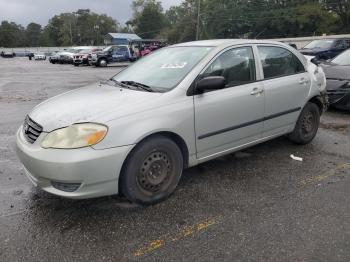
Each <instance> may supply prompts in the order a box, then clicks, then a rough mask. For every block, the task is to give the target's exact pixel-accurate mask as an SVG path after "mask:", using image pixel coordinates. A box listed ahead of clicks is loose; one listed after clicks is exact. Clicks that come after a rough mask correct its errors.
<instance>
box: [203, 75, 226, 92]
mask: <svg viewBox="0 0 350 262" xmlns="http://www.w3.org/2000/svg"><path fill="white" fill-rule="evenodd" d="M223 88H225V78H224V77H223V76H208V77H205V78H203V79H201V80H199V81H198V82H197V85H196V91H197V92H199V93H203V92H205V91H210V90H218V89H223Z"/></svg>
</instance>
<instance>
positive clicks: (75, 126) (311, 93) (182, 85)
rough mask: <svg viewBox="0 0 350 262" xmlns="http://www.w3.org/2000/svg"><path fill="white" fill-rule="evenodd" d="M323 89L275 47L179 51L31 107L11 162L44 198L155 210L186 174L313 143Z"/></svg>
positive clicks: (235, 44) (288, 52) (317, 75)
mask: <svg viewBox="0 0 350 262" xmlns="http://www.w3.org/2000/svg"><path fill="white" fill-rule="evenodd" d="M324 89H325V77H324V73H323V71H322V69H321V68H319V67H317V66H315V65H311V64H310V63H309V62H308V61H307V60H306V59H305V58H304V57H303V56H302V55H301V54H300V53H299V52H298V51H297V50H295V49H294V48H292V47H290V46H288V45H285V44H283V43H279V42H274V41H258V40H207V41H198V42H190V43H183V44H178V45H174V46H170V47H167V48H164V49H161V50H159V51H156V52H154V53H152V54H150V55H149V56H147V57H145V58H142V59H140V60H139V61H138V62H136V63H135V64H133V65H132V66H130V67H128V68H126V69H124V70H123V71H121V72H120V73H118V74H117V75H115V76H114V77H112V78H110V79H109V80H107V81H105V82H102V83H99V84H93V85H90V86H87V87H84V88H80V89H76V90H73V91H70V92H68V93H65V94H61V95H59V96H56V97H53V98H51V99H49V100H47V101H45V102H43V103H41V104H39V105H38V106H36V107H35V108H34V109H33V110H32V111H31V112H30V113H29V114H28V115H27V117H26V119H25V121H24V124H23V125H22V126H21V127H20V128H19V130H18V132H17V151H18V156H19V158H20V160H21V162H22V163H23V165H24V168H25V171H26V174H27V176H28V178H29V179H30V180H31V181H32V182H33V183H34V184H35V185H37V186H39V187H41V188H42V189H43V190H45V191H47V192H50V193H52V194H56V195H59V196H62V197H68V198H90V197H99V196H104V195H113V194H118V193H119V194H122V195H124V196H125V197H126V198H128V199H129V200H130V201H133V202H138V203H141V204H153V203H156V202H159V201H161V200H163V199H165V198H166V197H168V196H169V195H170V194H171V193H172V192H174V190H175V188H176V186H177V184H178V182H179V180H180V177H181V174H182V171H183V169H185V168H188V167H191V166H195V165H198V164H200V163H203V162H205V161H208V160H211V159H214V158H216V157H219V156H222V155H225V154H230V153H232V152H234V151H237V150H241V149H243V148H246V147H250V146H253V145H255V144H258V143H261V142H264V141H267V140H270V139H273V138H275V137H279V136H282V135H288V137H289V138H290V139H291V140H292V141H293V142H295V143H297V144H307V143H309V142H311V141H312V139H313V138H314V137H315V135H316V133H317V130H318V126H319V121H320V115H321V114H322V112H323V111H324V110H325V107H326V106H325V105H324Z"/></svg>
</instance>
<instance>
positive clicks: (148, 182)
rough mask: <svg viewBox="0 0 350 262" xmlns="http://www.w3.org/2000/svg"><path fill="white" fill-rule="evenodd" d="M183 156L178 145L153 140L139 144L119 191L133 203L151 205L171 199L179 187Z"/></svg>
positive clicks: (126, 167) (128, 161)
mask: <svg viewBox="0 0 350 262" xmlns="http://www.w3.org/2000/svg"><path fill="white" fill-rule="evenodd" d="M182 169H183V156H182V153H181V150H180V149H179V147H178V146H177V144H176V143H175V142H173V141H172V140H170V139H168V138H166V137H163V136H154V137H151V138H149V139H146V140H144V141H143V142H141V143H140V144H138V145H137V146H136V147H135V148H134V149H133V151H132V152H131V153H130V155H129V156H128V158H127V160H126V162H125V163H124V166H123V170H122V173H121V177H120V181H119V183H120V184H119V188H120V191H121V193H122V194H123V195H124V196H125V197H126V198H128V199H129V200H130V201H132V202H136V203H140V204H143V205H150V204H155V203H157V202H160V201H162V200H164V199H166V198H167V197H168V196H170V195H171V194H172V193H173V192H174V190H175V188H176V186H177V184H178V183H179V180H180V177H181V174H182Z"/></svg>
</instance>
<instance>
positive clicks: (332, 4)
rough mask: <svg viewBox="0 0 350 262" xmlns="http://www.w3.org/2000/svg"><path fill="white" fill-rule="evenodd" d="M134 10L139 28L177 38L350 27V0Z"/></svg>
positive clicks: (142, 0) (205, 2) (186, 3)
mask: <svg viewBox="0 0 350 262" xmlns="http://www.w3.org/2000/svg"><path fill="white" fill-rule="evenodd" d="M133 11H134V15H133V19H131V20H130V21H129V22H128V24H129V25H130V26H131V28H132V29H133V30H134V31H135V32H136V33H138V34H140V35H142V36H143V37H145V38H166V39H168V40H169V42H171V43H176V42H183V41H191V40H195V39H211V38H284V37H301V36H313V35H322V34H339V33H349V32H350V1H349V0H183V2H182V3H181V4H180V5H178V6H172V7H170V9H168V10H166V11H164V10H163V8H162V6H161V4H160V2H159V1H157V0H135V1H134V2H133Z"/></svg>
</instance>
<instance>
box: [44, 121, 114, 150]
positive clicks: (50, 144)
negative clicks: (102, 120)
mask: <svg viewBox="0 0 350 262" xmlns="http://www.w3.org/2000/svg"><path fill="white" fill-rule="evenodd" d="M107 130H108V129H107V127H106V126H104V125H101V124H94V123H83V124H74V125H71V126H68V127H65V128H61V129H57V130H55V131H52V132H51V133H49V134H48V135H47V136H46V137H45V138H44V140H43V141H42V142H41V146H42V147H43V148H57V149H73V148H81V147H87V146H92V145H96V144H97V143H99V142H100V141H101V140H102V139H103V138H104V137H105V136H106V134H107Z"/></svg>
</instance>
